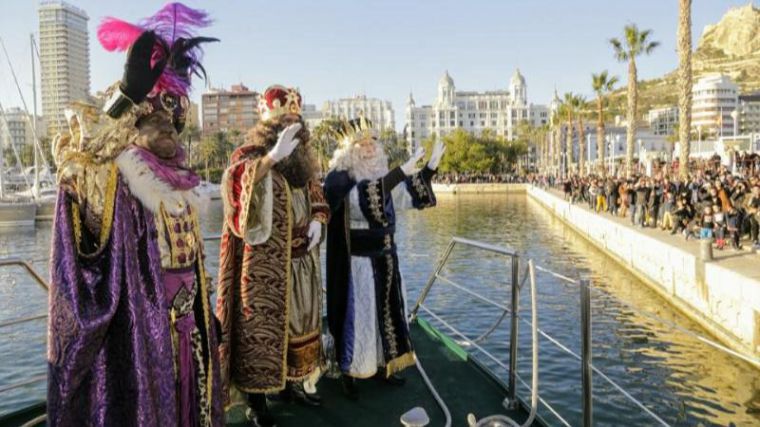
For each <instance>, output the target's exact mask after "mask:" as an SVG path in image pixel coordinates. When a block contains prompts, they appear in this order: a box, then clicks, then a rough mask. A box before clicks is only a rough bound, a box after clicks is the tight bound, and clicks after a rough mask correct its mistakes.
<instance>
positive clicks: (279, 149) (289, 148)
mask: <svg viewBox="0 0 760 427" xmlns="http://www.w3.org/2000/svg"><path fill="white" fill-rule="evenodd" d="M301 127H302V126H301V124H300V123H294V124H292V125H290V126H288V127H286V128H285V130H283V131H282V132H280V135H279V136H278V137H277V144H276V145H275V146H274V148H272V150H271V151H269V157H270V158H271V159H272V161H274V162H275V163H277V162H279V161H280V160H282V159H284V158H286V157H288V156H289V155H290V153H292V152H293V150H295V149H296V147H297V146H298V144H299V143H300V142H301V140H299V139H298V138H296V135H297V134H298V132H299V131H300V130H301Z"/></svg>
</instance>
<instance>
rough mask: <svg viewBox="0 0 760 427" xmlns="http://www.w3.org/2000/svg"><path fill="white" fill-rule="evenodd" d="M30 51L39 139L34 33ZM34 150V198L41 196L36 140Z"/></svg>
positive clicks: (35, 128)
mask: <svg viewBox="0 0 760 427" xmlns="http://www.w3.org/2000/svg"><path fill="white" fill-rule="evenodd" d="M29 51H30V53H31V55H32V105H33V107H32V108H33V111H34V115H33V116H32V129H34V131H33V135H34V137H35V139H37V72H36V70H35V66H34V62H35V61H34V34H29ZM39 148H41V147H39ZM32 151H34V186H33V187H32V194H34V198H35V199H36V198H39V197H40V157H39V155H40V153H39V150H38V147H37V141H35V144H34V146H33V147H32Z"/></svg>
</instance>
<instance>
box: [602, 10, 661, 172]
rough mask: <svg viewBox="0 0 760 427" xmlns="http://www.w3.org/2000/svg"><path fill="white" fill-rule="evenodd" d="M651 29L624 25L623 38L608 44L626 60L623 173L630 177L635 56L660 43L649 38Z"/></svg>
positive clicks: (648, 52)
mask: <svg viewBox="0 0 760 427" xmlns="http://www.w3.org/2000/svg"><path fill="white" fill-rule="evenodd" d="M651 35H652V30H644V31H640V30H639V28H638V27H637V26H636V25H635V24H629V25H626V26H625V28H624V29H623V40H622V41H621V40H620V39H618V38H612V39H610V44H611V45H612V49H613V50H614V52H615V58H616V59H617V60H618V61H619V62H628V111H627V115H626V117H627V119H626V120H627V122H628V127H627V129H626V146H625V173H626V176H628V177H630V176H631V173H632V171H633V170H632V168H633V144H634V139H635V138H636V117H638V111H637V108H638V97H639V92H638V90H639V88H638V81H637V79H638V75H637V70H636V57H637V56H641V55H644V54H646V55H649V54H650V53H652V51H654V49H655V48H656V47H657V46H659V45H660V42H657V41H652V40H651Z"/></svg>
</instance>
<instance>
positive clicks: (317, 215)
mask: <svg viewBox="0 0 760 427" xmlns="http://www.w3.org/2000/svg"><path fill="white" fill-rule="evenodd" d="M308 185H309V203H310V205H311V219H312V220H313V221H317V222H319V223H320V224H322V225H327V223H328V222H329V220H330V206H329V205H328V204H327V199H326V198H325V193H324V191H323V190H322V186H321V185H320V184H319V182H318V181H317V180H311V181H309V184H308Z"/></svg>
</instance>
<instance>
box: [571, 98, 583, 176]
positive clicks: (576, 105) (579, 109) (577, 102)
mask: <svg viewBox="0 0 760 427" xmlns="http://www.w3.org/2000/svg"><path fill="white" fill-rule="evenodd" d="M571 105H572V109H573V110H574V111H573V113H574V115H575V117H576V119H577V120H578V174H579V175H581V176H583V175H585V174H586V167H585V162H586V141H585V139H586V132H585V126H584V124H583V114H584V112H585V109H586V98H585V97H583V96H582V95H575V96H574V97H573V102H572V104H571Z"/></svg>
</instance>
